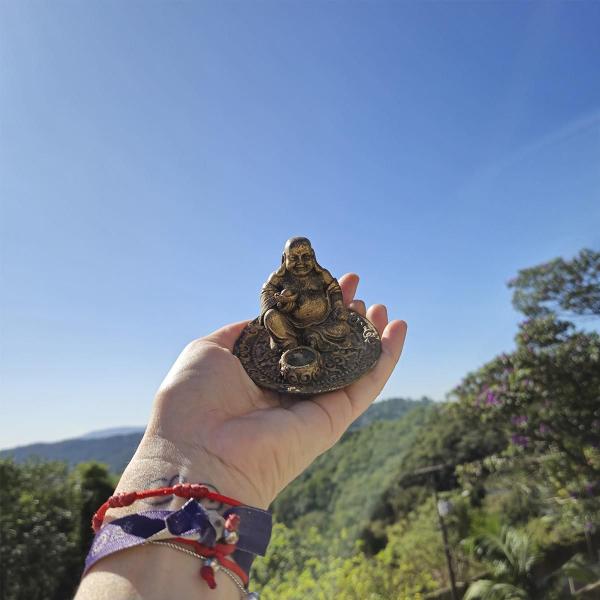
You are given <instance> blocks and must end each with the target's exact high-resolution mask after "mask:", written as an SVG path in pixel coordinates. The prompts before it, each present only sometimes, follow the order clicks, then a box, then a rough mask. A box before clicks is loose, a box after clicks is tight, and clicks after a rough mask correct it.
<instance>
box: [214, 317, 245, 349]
mask: <svg viewBox="0 0 600 600" xmlns="http://www.w3.org/2000/svg"><path fill="white" fill-rule="evenodd" d="M248 323H249V321H239V322H238V323H231V324H229V325H225V327H221V329H217V331H214V332H213V333H211V334H209V335H207V336H206V337H204V338H203V339H205V340H206V341H209V342H214V343H215V344H219V346H221V347H223V348H227V350H229V351H230V352H233V346H234V345H235V342H236V340H237V339H238V338H239V337H240V334H241V333H242V331H243V329H244V327H246V325H248Z"/></svg>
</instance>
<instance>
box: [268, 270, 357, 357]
mask: <svg viewBox="0 0 600 600" xmlns="http://www.w3.org/2000/svg"><path fill="white" fill-rule="evenodd" d="M283 290H286V291H288V292H289V293H291V295H292V296H293V297H294V301H293V303H289V304H286V303H283V304H282V305H281V306H280V307H278V306H277V298H276V297H275V294H277V293H281V292H282V291H283ZM260 303H261V311H260V312H261V316H260V319H261V322H262V324H263V325H264V326H265V327H266V329H267V330H268V331H269V334H270V336H271V347H272V348H277V347H280V348H281V349H283V350H287V349H289V348H295V347H296V346H301V345H308V346H312V347H313V348H315V349H317V350H321V351H324V352H327V351H331V350H336V349H339V348H349V347H350V345H351V341H350V326H349V325H348V323H347V322H346V321H343V320H340V319H335V318H334V315H333V312H334V308H336V307H343V298H342V290H341V289H340V286H339V284H338V282H337V281H336V280H335V279H334V278H333V277H332V276H331V274H330V273H329V271H327V270H325V269H322V270H320V271H316V270H313V271H312V272H310V273H309V274H308V275H306V276H305V277H296V276H295V275H292V274H291V273H289V272H288V271H284V273H283V274H281V275H280V274H278V272H275V273H273V274H272V275H271V276H270V277H269V280H268V281H267V283H265V285H264V286H263V288H262V291H261V294H260Z"/></svg>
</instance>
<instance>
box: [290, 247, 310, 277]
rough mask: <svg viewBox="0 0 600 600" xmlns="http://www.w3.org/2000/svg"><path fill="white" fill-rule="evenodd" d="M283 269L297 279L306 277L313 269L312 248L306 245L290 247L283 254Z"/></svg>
mask: <svg viewBox="0 0 600 600" xmlns="http://www.w3.org/2000/svg"><path fill="white" fill-rule="evenodd" d="M285 268H286V269H287V270H288V271H289V272H290V273H292V274H293V275H296V276H297V277H304V276H306V275H308V274H309V273H310V272H311V271H312V270H313V269H314V268H315V259H314V255H313V250H312V248H311V247H310V246H309V245H307V244H300V245H298V246H292V247H291V248H290V249H289V250H288V251H287V252H286V254H285Z"/></svg>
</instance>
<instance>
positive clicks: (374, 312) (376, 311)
mask: <svg viewBox="0 0 600 600" xmlns="http://www.w3.org/2000/svg"><path fill="white" fill-rule="evenodd" d="M367 319H369V321H371V323H373V325H374V326H375V329H377V333H379V335H382V334H383V330H384V329H385V326H386V325H387V324H388V314H387V308H386V307H385V305H384V304H373V306H371V307H369V310H368V311H367Z"/></svg>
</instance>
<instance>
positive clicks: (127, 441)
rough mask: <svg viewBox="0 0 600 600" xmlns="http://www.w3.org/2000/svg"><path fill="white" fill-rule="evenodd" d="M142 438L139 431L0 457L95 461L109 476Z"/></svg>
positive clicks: (25, 448) (32, 448)
mask: <svg viewBox="0 0 600 600" xmlns="http://www.w3.org/2000/svg"><path fill="white" fill-rule="evenodd" d="M141 439H142V432H139V433H130V434H128V435H114V436H112V437H107V438H92V439H82V438H77V439H73V440H64V441H62V442H54V443H50V444H30V445H28V446H20V447H18V448H12V449H10V450H2V451H0V458H6V457H9V456H12V457H13V458H14V459H15V461H17V462H23V461H25V460H27V459H28V458H36V457H37V458H42V459H44V460H62V461H65V462H67V463H69V464H70V465H72V466H73V465H76V464H77V463H80V462H85V461H88V460H95V461H98V462H102V463H105V464H106V465H108V467H109V468H110V470H111V471H112V472H113V473H121V472H122V471H123V469H124V468H125V465H127V463H128V462H129V461H130V459H131V457H132V456H133V453H134V452H135V449H136V448H137V446H138V444H139V443H140V440H141Z"/></svg>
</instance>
